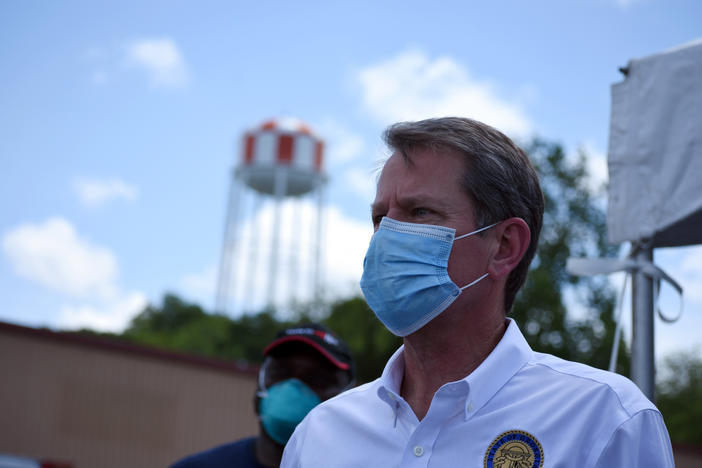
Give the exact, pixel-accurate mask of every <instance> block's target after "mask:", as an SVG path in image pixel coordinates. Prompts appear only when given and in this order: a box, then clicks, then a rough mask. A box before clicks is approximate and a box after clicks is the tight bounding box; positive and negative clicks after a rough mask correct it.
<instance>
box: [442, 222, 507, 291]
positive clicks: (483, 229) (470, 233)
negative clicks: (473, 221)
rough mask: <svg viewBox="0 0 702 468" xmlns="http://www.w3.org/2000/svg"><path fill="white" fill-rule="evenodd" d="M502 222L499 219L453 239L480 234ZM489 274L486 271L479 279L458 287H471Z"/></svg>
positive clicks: (461, 288) (462, 288)
mask: <svg viewBox="0 0 702 468" xmlns="http://www.w3.org/2000/svg"><path fill="white" fill-rule="evenodd" d="M501 222H502V221H498V222H496V223H492V224H490V225H489V226H485V227H481V228H480V229H478V230H477V231H473V232H469V233H468V234H463V235H461V236H458V237H454V239H453V240H454V241H457V240H459V239H463V238H464V237H468V236H472V235H473V234H478V233H480V232H483V231H486V230H488V229H490V228H491V227H493V226H497V225H498V224H500V223H501ZM487 276H488V273H485V274H484V275H483V276H481V277H480V278H478V279H477V280H475V281H473V282H471V283H468V284H466V285H465V286H462V287H460V288H458V289H460V290H461V291H463V290H464V289H467V288H470V287H471V286H473V285H474V284H476V283H478V282H479V281H482V280H483V279H485V277H487Z"/></svg>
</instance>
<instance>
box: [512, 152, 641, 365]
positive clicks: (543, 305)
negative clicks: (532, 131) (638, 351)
mask: <svg viewBox="0 0 702 468" xmlns="http://www.w3.org/2000/svg"><path fill="white" fill-rule="evenodd" d="M527 152H528V153H529V156H530V158H531V160H532V162H533V163H534V166H535V167H536V169H537V171H538V173H539V176H540V180H541V185H542V190H543V192H544V198H545V212H544V224H543V229H542V231H541V238H540V241H539V248H538V251H537V254H536V257H535V259H534V262H533V263H532V267H531V271H530V273H529V276H528V277H527V281H526V284H525V285H524V287H523V288H522V290H521V291H520V293H519V294H518V296H517V298H516V300H515V305H514V309H513V312H512V317H513V318H514V319H515V320H516V321H517V323H519V324H520V327H521V328H522V330H523V332H524V335H525V337H526V339H527V341H528V342H529V344H530V345H531V346H532V348H534V349H535V350H538V351H542V352H546V353H550V354H554V355H556V356H560V357H563V358H564V359H569V360H574V361H580V362H585V363H587V364H590V365H593V366H596V367H599V368H607V366H608V364H609V355H610V351H611V348H612V344H613V342H614V330H615V323H614V319H613V311H614V305H615V298H616V297H615V292H614V290H613V288H612V287H611V286H610V284H609V282H608V279H607V278H606V277H577V276H572V275H570V274H568V273H567V272H566V269H565V265H566V261H567V259H568V258H569V257H585V256H597V257H612V256H615V255H616V253H617V247H616V246H611V245H609V244H608V243H607V240H606V226H605V214H604V210H603V209H602V208H600V207H599V206H598V203H597V199H596V196H595V195H594V194H593V193H592V192H591V189H590V188H589V187H588V185H587V184H588V173H587V168H586V155H585V154H584V153H583V152H580V154H579V158H578V159H577V160H576V161H569V160H568V158H566V156H565V153H564V151H563V148H562V147H561V146H560V145H559V144H556V143H549V142H544V141H541V140H535V141H533V142H532V144H531V145H530V146H529V147H528V148H527ZM569 293H570V295H569V296H568V297H569V299H570V300H577V301H578V302H579V303H580V304H581V305H582V306H584V308H585V309H586V310H587V312H586V314H585V316H584V317H582V318H579V319H575V318H573V314H569V313H568V311H567V309H568V303H567V301H566V297H567V295H568V294H569ZM620 349H621V350H622V351H621V352H620V353H619V356H618V370H619V371H624V372H627V371H628V368H629V366H628V359H629V358H628V355H627V353H626V351H625V347H624V346H621V347H620Z"/></svg>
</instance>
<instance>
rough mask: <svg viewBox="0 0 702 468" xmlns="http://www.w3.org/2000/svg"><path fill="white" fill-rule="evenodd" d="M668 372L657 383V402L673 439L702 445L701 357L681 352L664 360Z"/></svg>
mask: <svg viewBox="0 0 702 468" xmlns="http://www.w3.org/2000/svg"><path fill="white" fill-rule="evenodd" d="M664 369H665V371H666V374H667V378H665V379H664V380H663V381H662V382H661V383H660V385H658V389H657V390H658V398H657V400H656V404H657V405H658V409H659V410H660V411H661V413H662V414H663V419H664V420H665V424H666V426H667V427H668V433H669V434H670V438H671V440H674V441H675V442H679V443H688V444H695V445H702V425H700V421H702V359H700V357H699V355H698V354H697V353H689V354H685V353H679V354H676V355H672V356H669V357H668V358H667V359H666V360H665V366H664Z"/></svg>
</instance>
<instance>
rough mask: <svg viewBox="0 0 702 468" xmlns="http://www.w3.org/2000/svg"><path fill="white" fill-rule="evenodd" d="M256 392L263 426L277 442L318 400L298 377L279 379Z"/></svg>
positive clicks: (286, 436) (284, 440)
mask: <svg viewBox="0 0 702 468" xmlns="http://www.w3.org/2000/svg"><path fill="white" fill-rule="evenodd" d="M258 395H259V396H260V397H261V401H260V402H259V407H258V408H259V417H260V418H261V424H262V425H263V429H264V430H265V431H266V434H268V435H269V436H270V438H271V439H273V440H274V441H276V442H278V443H279V444H280V445H285V444H286V443H287V442H288V440H289V439H290V436H292V433H293V431H295V428H296V427H297V425H298V424H300V422H301V421H302V420H303V419H304V418H305V416H307V413H309V412H310V411H311V410H312V408H314V407H315V406H317V405H318V404H320V403H321V402H322V400H321V399H320V398H319V396H317V394H316V393H315V392H314V390H312V389H311V388H310V387H308V386H307V385H305V384H304V383H303V382H302V381H301V380H299V379H287V380H283V381H282V382H278V383H277V384H275V385H271V386H270V388H268V389H265V390H261V391H260V392H259V393H258Z"/></svg>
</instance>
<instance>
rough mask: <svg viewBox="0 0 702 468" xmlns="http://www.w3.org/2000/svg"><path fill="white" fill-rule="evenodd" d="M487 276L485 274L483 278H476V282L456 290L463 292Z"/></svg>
mask: <svg viewBox="0 0 702 468" xmlns="http://www.w3.org/2000/svg"><path fill="white" fill-rule="evenodd" d="M487 275H488V273H485V274H484V275H483V276H481V277H480V278H478V279H477V280H475V281H473V282H472V283H468V284H466V285H465V286H463V287H461V288H458V289H460V290H461V291H463V290H464V289H467V288H470V287H471V286H473V285H474V284H475V283H477V282H479V281H481V280H482V279H483V278H485V277H486V276H487Z"/></svg>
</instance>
